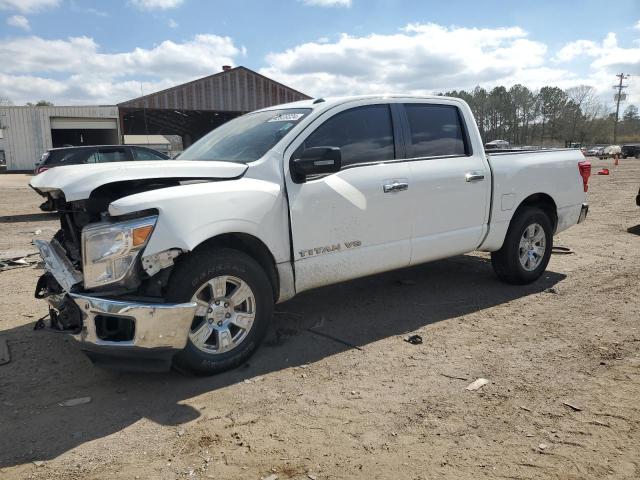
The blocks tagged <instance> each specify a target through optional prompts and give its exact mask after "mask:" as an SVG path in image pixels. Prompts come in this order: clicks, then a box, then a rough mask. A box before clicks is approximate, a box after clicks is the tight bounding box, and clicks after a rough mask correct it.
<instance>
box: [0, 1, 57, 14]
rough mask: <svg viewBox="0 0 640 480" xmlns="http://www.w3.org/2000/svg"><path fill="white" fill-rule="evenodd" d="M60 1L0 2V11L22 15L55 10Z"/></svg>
mask: <svg viewBox="0 0 640 480" xmlns="http://www.w3.org/2000/svg"><path fill="white" fill-rule="evenodd" d="M59 5H60V0H0V10H17V11H19V12H22V13H34V12H40V11H42V10H46V9H49V8H55V7H57V6H59Z"/></svg>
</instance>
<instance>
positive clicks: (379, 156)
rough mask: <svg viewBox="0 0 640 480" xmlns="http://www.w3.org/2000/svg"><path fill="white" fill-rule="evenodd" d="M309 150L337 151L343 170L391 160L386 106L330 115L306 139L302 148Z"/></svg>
mask: <svg viewBox="0 0 640 480" xmlns="http://www.w3.org/2000/svg"><path fill="white" fill-rule="evenodd" d="M312 147H340V150H341V154H342V165H343V166H348V165H354V164H358V163H369V162H380V161H383V160H391V159H393V158H394V157H395V148H394V144H393V127H392V124H391V112H390V111H389V106H388V105H367V106H364V107H356V108H352V109H350V110H345V111H344V112H340V113H338V114H336V115H334V116H333V117H331V118H330V119H329V120H327V121H326V122H324V123H323V124H322V125H320V126H319V127H318V128H317V129H316V130H315V131H314V132H313V133H312V134H311V135H309V137H307V139H306V140H305V142H304V148H305V149H306V148H312Z"/></svg>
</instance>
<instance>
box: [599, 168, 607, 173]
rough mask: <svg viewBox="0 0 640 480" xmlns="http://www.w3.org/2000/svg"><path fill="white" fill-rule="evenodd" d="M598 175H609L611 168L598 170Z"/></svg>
mask: <svg viewBox="0 0 640 480" xmlns="http://www.w3.org/2000/svg"><path fill="white" fill-rule="evenodd" d="M598 175H609V169H608V168H603V169H602V170H600V171H599V172H598Z"/></svg>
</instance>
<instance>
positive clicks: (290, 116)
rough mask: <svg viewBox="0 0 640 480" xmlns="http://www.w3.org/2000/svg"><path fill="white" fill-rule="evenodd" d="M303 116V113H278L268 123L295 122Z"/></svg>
mask: <svg viewBox="0 0 640 480" xmlns="http://www.w3.org/2000/svg"><path fill="white" fill-rule="evenodd" d="M304 115H305V114H304V113H279V114H278V115H276V116H275V117H273V118H272V119H270V120H269V122H297V121H298V120H300V119H301V118H302V117H304Z"/></svg>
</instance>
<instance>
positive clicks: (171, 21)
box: [167, 18, 178, 28]
mask: <svg viewBox="0 0 640 480" xmlns="http://www.w3.org/2000/svg"><path fill="white" fill-rule="evenodd" d="M167 25H169V28H178V22H176V21H175V20H174V19H173V18H170V19H169V22H168V23H167Z"/></svg>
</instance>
